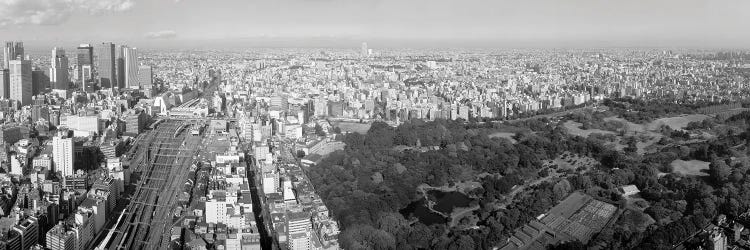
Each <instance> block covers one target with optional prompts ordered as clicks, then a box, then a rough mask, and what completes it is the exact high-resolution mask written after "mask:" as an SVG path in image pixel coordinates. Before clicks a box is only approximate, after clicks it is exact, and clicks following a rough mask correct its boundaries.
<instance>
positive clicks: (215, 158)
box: [0, 41, 750, 250]
mask: <svg viewBox="0 0 750 250" xmlns="http://www.w3.org/2000/svg"><path fill="white" fill-rule="evenodd" d="M61 46H68V45H61ZM34 49H38V51H36V50H30V49H26V48H25V47H24V44H23V42H20V41H13V42H6V43H5V46H4V51H3V56H4V58H3V61H2V63H3V64H2V65H0V119H2V127H0V141H1V142H2V144H1V146H2V147H0V163H1V165H0V186H1V187H2V188H1V189H0V248H2V249H22V250H27V249H53V250H57V249H59V250H63V249H65V250H69V249H326V250H328V249H548V248H549V249H748V248H750V230H749V229H748V228H746V227H750V158H749V157H748V151H749V150H750V99H748V98H747V97H748V96H750V54H747V53H744V52H732V51H710V50H664V49H659V50H657V49H568V50H562V49H559V50H553V49H544V50H542V49H537V50H534V49H527V50H489V49H487V50H478V49H473V50H468V49H467V50H461V49H451V50H438V49H422V50H416V49H411V50H407V49H373V48H368V46H367V44H366V43H363V44H361V47H357V48H350V49H249V50H237V51H222V50H142V49H137V48H136V47H130V46H127V45H121V44H113V43H109V42H104V43H95V44H80V45H78V46H70V47H57V48H34Z"/></svg>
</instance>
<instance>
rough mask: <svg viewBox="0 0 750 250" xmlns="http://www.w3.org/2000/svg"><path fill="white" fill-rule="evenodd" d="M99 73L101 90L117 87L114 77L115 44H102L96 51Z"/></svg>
mask: <svg viewBox="0 0 750 250" xmlns="http://www.w3.org/2000/svg"><path fill="white" fill-rule="evenodd" d="M96 52H97V54H98V55H97V59H98V60H97V63H98V65H97V66H98V70H97V72H98V73H99V86H101V88H112V87H116V86H117V78H116V77H115V75H116V74H115V73H116V69H115V64H116V63H115V44H113V43H102V44H101V45H99V47H98V48H97V50H96Z"/></svg>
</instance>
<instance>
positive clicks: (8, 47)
mask: <svg viewBox="0 0 750 250" xmlns="http://www.w3.org/2000/svg"><path fill="white" fill-rule="evenodd" d="M3 52H4V53H3V55H4V57H3V68H4V69H8V68H9V67H10V61H11V60H16V59H19V57H21V58H20V59H23V55H24V53H23V52H24V51H23V42H5V50H4V51H3Z"/></svg>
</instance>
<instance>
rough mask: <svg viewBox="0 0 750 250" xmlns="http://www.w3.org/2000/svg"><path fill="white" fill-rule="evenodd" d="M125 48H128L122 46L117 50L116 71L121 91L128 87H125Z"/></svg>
mask: <svg viewBox="0 0 750 250" xmlns="http://www.w3.org/2000/svg"><path fill="white" fill-rule="evenodd" d="M125 48H127V46H123V45H120V46H118V47H117V49H116V50H115V71H116V72H117V73H116V78H117V87H118V88H121V89H123V88H126V87H127V86H126V85H125V55H124V50H125Z"/></svg>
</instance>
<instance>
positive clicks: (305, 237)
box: [286, 212, 312, 250]
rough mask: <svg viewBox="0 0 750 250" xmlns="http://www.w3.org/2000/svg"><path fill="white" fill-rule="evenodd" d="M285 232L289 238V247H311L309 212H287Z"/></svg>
mask: <svg viewBox="0 0 750 250" xmlns="http://www.w3.org/2000/svg"><path fill="white" fill-rule="evenodd" d="M287 216H288V219H287V224H286V232H287V234H288V239H289V249H291V250H303V249H305V250H307V249H311V241H312V237H311V236H312V222H311V221H310V214H309V213H305V212H290V213H287Z"/></svg>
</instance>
